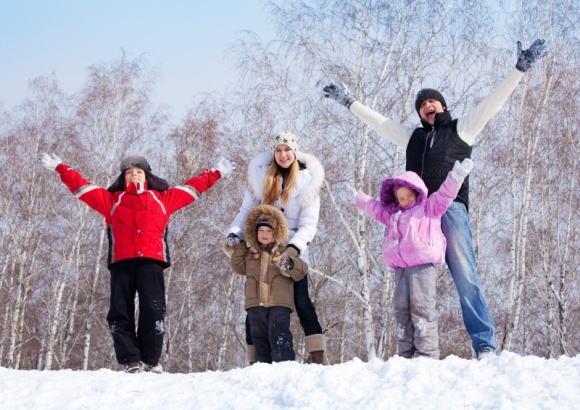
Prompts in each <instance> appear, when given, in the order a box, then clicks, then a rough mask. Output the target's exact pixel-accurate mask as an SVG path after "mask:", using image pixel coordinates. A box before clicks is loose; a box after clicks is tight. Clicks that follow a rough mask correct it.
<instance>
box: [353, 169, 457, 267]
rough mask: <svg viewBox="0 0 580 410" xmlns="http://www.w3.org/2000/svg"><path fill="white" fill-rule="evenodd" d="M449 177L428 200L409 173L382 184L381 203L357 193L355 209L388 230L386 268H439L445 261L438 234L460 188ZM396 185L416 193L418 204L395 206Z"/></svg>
mask: <svg viewBox="0 0 580 410" xmlns="http://www.w3.org/2000/svg"><path fill="white" fill-rule="evenodd" d="M450 174H451V172H450V173H449V174H448V175H447V179H446V180H445V181H444V182H443V184H442V185H441V187H440V188H439V189H438V190H437V191H436V192H434V193H433V194H432V195H431V196H429V197H427V187H426V186H425V183H424V182H423V181H422V180H421V178H420V177H419V175H417V174H416V173H414V172H412V171H407V172H403V173H402V174H399V175H397V176H395V177H392V178H389V179H386V180H384V181H383V184H382V186H381V195H380V201H377V200H376V199H374V198H373V197H370V196H368V195H366V194H365V193H363V192H359V193H358V196H357V200H356V206H357V208H358V209H360V210H361V211H364V212H365V213H366V214H367V215H368V216H370V217H371V218H373V219H376V220H377V221H379V222H382V223H383V224H385V225H386V226H387V234H386V237H385V243H384V244H383V259H384V260H385V263H386V265H387V266H388V267H389V268H391V269H396V268H408V267H411V266H417V265H422V264H425V263H432V264H433V265H435V266H438V265H442V264H443V262H444V261H445V247H446V244H447V241H446V240H445V236H444V235H443V232H442V231H441V217H442V216H443V214H444V213H445V211H446V210H447V208H448V207H449V205H451V203H452V202H453V200H454V199H455V197H456V196H457V192H458V191H459V188H461V181H455V180H454V179H453V178H451V175H450ZM395 184H396V185H403V186H407V187H409V188H412V189H414V190H415V191H417V192H418V193H419V195H418V197H417V200H416V201H415V202H414V203H413V204H411V205H410V206H409V207H407V209H403V208H401V207H400V206H399V205H398V204H397V201H396V199H395V194H394V192H393V186H394V185H395Z"/></svg>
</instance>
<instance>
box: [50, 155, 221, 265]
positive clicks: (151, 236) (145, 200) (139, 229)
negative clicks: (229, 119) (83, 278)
mask: <svg viewBox="0 0 580 410" xmlns="http://www.w3.org/2000/svg"><path fill="white" fill-rule="evenodd" d="M56 172H58V173H59V174H60V179H61V180H62V182H63V183H64V184H65V185H66V186H67V187H68V188H69V189H70V191H71V192H72V193H73V195H74V196H75V197H77V198H78V199H80V200H81V201H83V202H84V203H86V204H87V205H88V206H90V207H91V208H92V209H94V210H95V211H97V212H99V213H100V214H101V215H103V216H104V217H105V222H106V224H107V236H108V237H109V257H108V261H107V265H108V267H109V268H110V267H111V265H112V264H113V263H115V262H118V261H121V260H126V259H133V258H150V259H155V260H159V261H162V262H163V263H164V266H165V267H168V266H170V264H171V262H170V258H169V249H168V246H167V228H168V226H169V217H170V216H171V214H172V213H173V212H175V211H177V210H178V209H181V208H183V207H184V206H187V205H189V204H191V203H192V202H193V201H195V200H196V199H197V198H198V197H199V196H200V195H201V194H203V193H204V192H205V191H207V190H208V189H209V188H211V187H212V186H213V185H214V184H215V182H216V181H217V180H218V179H220V178H221V174H220V172H219V171H213V170H209V169H206V170H205V171H203V172H202V173H201V174H199V175H198V176H196V177H193V178H191V179H190V180H189V181H187V182H186V183H185V184H184V185H183V186H178V187H174V188H169V189H167V190H165V191H163V192H159V191H155V190H148V189H147V184H146V183H144V184H136V183H128V184H125V191H118V192H109V191H107V190H106V189H104V188H100V187H97V186H95V185H92V184H91V183H90V182H88V181H87V180H85V179H84V178H83V177H82V176H81V174H79V173H78V172H77V171H75V170H74V169H72V168H71V167H69V166H68V165H66V164H60V165H58V166H57V167H56Z"/></svg>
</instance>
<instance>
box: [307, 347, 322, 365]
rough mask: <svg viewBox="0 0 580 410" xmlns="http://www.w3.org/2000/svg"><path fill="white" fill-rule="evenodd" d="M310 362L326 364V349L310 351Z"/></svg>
mask: <svg viewBox="0 0 580 410" xmlns="http://www.w3.org/2000/svg"><path fill="white" fill-rule="evenodd" d="M308 363H312V364H322V365H323V364H324V350H315V351H313V352H310V355H309V356H308Z"/></svg>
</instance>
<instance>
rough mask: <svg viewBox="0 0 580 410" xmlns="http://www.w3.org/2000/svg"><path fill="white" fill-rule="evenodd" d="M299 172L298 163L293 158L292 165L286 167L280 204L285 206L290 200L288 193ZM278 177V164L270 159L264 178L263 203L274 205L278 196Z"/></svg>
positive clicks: (279, 176)
mask: <svg viewBox="0 0 580 410" xmlns="http://www.w3.org/2000/svg"><path fill="white" fill-rule="evenodd" d="M299 172H300V165H299V164H298V160H297V159H295V160H294V162H293V163H292V165H290V167H289V168H288V174H287V175H286V178H285V179H284V188H283V189H282V206H286V204H287V203H288V200H290V195H291V194H292V190H293V189H294V187H295V186H296V183H297V182H298V173H299ZM280 178H282V172H281V170H280V166H279V165H278V163H277V162H276V160H274V161H272V163H271V164H270V168H268V171H266V177H265V178H264V200H263V201H262V203H263V204H266V205H274V202H276V199H278V197H279V196H280Z"/></svg>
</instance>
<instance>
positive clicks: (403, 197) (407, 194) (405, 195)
mask: <svg viewBox="0 0 580 410" xmlns="http://www.w3.org/2000/svg"><path fill="white" fill-rule="evenodd" d="M395 197H396V198H397V203H398V204H399V205H400V206H402V207H403V208H406V207H407V206H409V205H411V204H412V203H413V202H414V201H416V200H417V191H415V190H414V189H411V188H409V187H407V186H402V187H400V188H399V189H397V192H395Z"/></svg>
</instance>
